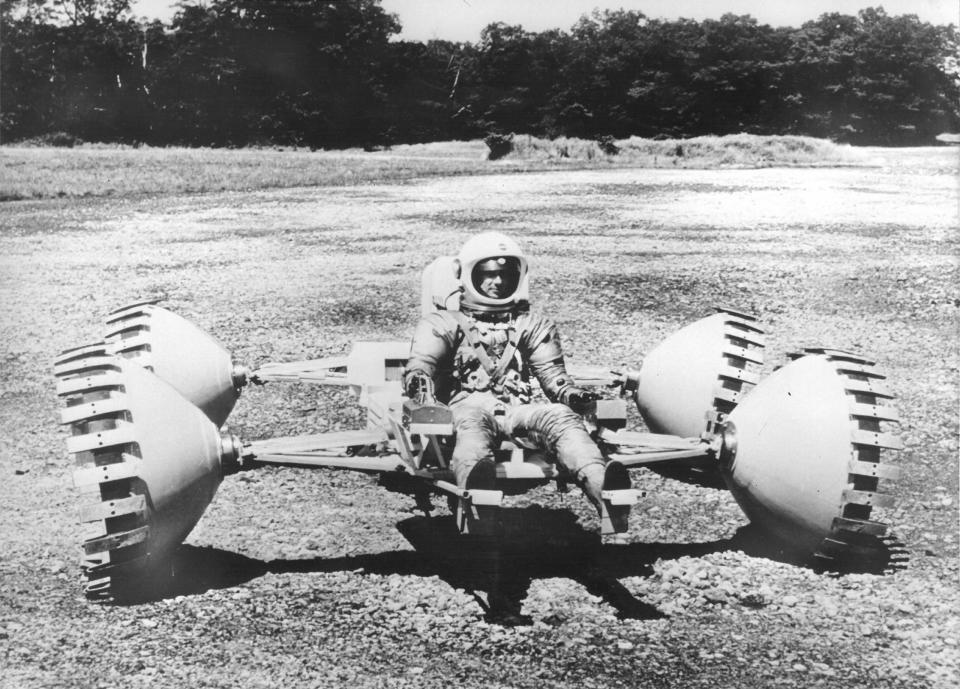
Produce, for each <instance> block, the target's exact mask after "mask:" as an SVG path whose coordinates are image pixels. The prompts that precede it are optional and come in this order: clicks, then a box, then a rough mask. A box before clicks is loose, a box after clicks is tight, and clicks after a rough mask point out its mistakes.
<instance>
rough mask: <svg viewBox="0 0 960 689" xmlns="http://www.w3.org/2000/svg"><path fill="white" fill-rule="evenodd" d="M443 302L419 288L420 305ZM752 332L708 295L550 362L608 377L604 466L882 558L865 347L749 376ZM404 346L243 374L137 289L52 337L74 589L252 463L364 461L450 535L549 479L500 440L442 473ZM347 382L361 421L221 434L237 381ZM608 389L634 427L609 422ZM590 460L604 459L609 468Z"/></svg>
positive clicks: (438, 440) (796, 537)
mask: <svg viewBox="0 0 960 689" xmlns="http://www.w3.org/2000/svg"><path fill="white" fill-rule="evenodd" d="M436 307H440V308H443V305H442V304H437V303H433V304H431V303H429V300H428V299H426V298H425V305H424V308H436ZM763 352H764V334H763V331H762V329H761V327H760V326H759V324H758V323H757V321H756V320H755V319H754V318H753V317H751V316H748V315H745V314H743V313H739V312H735V311H731V310H720V311H718V312H717V313H715V314H713V315H710V316H707V317H705V318H703V319H701V320H699V321H696V322H694V323H692V324H691V325H688V326H687V327H685V328H683V329H682V330H680V331H678V332H677V333H675V334H674V335H673V336H671V337H669V338H667V339H666V340H665V341H664V342H663V343H662V344H661V345H659V346H658V347H657V348H655V349H654V350H653V351H651V352H649V353H648V355H647V356H646V357H645V359H644V361H643V364H642V366H641V367H640V368H639V370H637V371H625V372H620V373H610V372H609V371H608V370H607V369H602V368H588V367H578V366H577V365H575V364H571V365H570V366H569V367H568V368H569V370H570V373H571V374H572V375H573V377H574V378H575V379H576V382H577V384H578V385H582V386H591V385H592V386H596V387H597V388H598V389H603V388H605V389H607V390H609V391H610V392H609V394H608V395H607V396H608V397H609V398H611V399H601V400H599V401H597V402H595V403H593V404H592V405H591V406H590V408H589V410H588V411H587V412H586V413H584V415H583V416H584V423H585V424H586V426H587V428H588V430H589V431H590V432H591V435H592V437H593V438H594V439H595V441H596V442H597V444H598V445H599V446H600V448H601V449H602V451H603V453H604V455H605V456H606V458H607V460H608V462H610V463H614V462H616V463H620V464H622V465H625V466H626V467H628V468H629V469H632V470H640V469H650V470H653V471H656V472H657V473H659V474H662V475H663V476H667V477H669V478H672V479H677V480H680V481H686V482H691V483H696V484H700V485H704V486H712V487H726V488H727V489H729V490H730V491H731V493H732V494H733V497H734V498H735V499H736V501H737V503H738V504H739V505H740V507H741V508H742V509H743V512H744V513H745V515H746V517H747V518H748V519H749V520H750V522H752V523H753V524H754V525H755V526H756V527H759V529H761V530H762V531H764V532H768V533H769V534H770V537H771V538H772V539H776V541H777V542H778V543H782V544H783V547H784V548H788V549H791V550H794V551H798V552H803V553H806V554H807V555H808V556H809V557H810V558H811V561H814V562H817V563H819V564H820V565H822V566H823V567H825V568H831V567H834V566H843V563H845V562H850V561H858V560H865V559H866V560H869V559H870V558H878V557H886V556H887V555H886V554H885V550H884V549H885V547H886V546H885V541H884V537H885V534H886V531H887V526H886V525H885V524H884V523H882V522H880V521H877V520H876V515H872V513H873V512H874V510H875V508H886V507H889V506H890V505H891V504H892V500H893V498H892V497H891V495H889V494H888V492H884V491H881V490H880V489H881V488H886V487H887V486H886V485H885V484H886V483H887V482H888V481H889V480H890V479H895V478H896V476H897V474H898V469H897V468H896V467H895V466H892V465H891V464H889V463H887V462H885V461H881V460H882V458H883V456H884V455H885V454H886V452H887V451H889V450H897V449H900V448H901V443H900V440H899V439H898V438H897V437H896V436H895V435H892V434H891V433H890V432H889V428H890V424H893V423H896V422H897V412H896V411H895V410H894V409H893V408H892V407H891V406H890V400H891V399H892V395H891V393H890V391H889V390H888V388H887V387H885V385H884V376H883V375H881V374H880V373H879V372H878V371H877V369H876V368H875V363H874V362H873V361H870V360H868V359H866V358H864V357H862V356H859V355H856V354H853V353H850V352H846V351H837V350H832V349H806V350H804V351H803V352H800V353H797V354H796V355H793V356H792V360H791V361H790V362H789V363H787V364H786V365H784V366H782V367H780V368H778V369H777V370H775V371H773V373H771V374H770V375H768V376H767V377H765V378H763V379H762V380H761V372H762V369H763V361H764V360H763ZM408 353H409V343H408V342H399V341H398V342H358V343H356V344H355V345H354V346H353V348H352V350H351V351H350V352H349V353H348V354H346V355H345V356H342V357H335V358H329V359H318V360H311V361H300V362H293V363H276V364H267V365H265V366H262V367H260V368H259V369H258V370H256V371H247V370H246V369H244V368H243V367H240V366H237V365H235V364H234V362H233V361H232V360H231V356H230V354H229V353H228V352H227V350H226V349H224V347H222V346H221V345H220V344H219V343H218V342H217V341H216V340H214V339H213V338H212V337H211V336H209V335H208V334H206V333H205V332H203V331H202V330H200V329H199V328H197V327H196V326H194V325H193V324H191V323H190V322H188V321H187V320H185V319H183V318H182V317H180V316H178V315H175V314H174V313H172V312H171V311H169V310H166V309H164V308H162V307H160V306H158V305H157V304H155V303H141V304H135V305H132V306H127V307H125V308H122V309H119V310H117V311H115V312H114V313H112V314H110V315H109V316H108V317H107V319H106V324H105V328H104V330H103V340H102V342H98V343H96V344H92V345H87V346H83V347H78V348H75V349H71V350H67V351H65V352H63V353H62V354H61V355H60V357H59V358H58V359H57V361H56V364H55V373H56V376H57V378H58V383H57V393H58V395H59V396H60V397H61V398H62V400H63V401H64V403H65V407H64V408H63V410H62V422H63V423H64V424H66V425H69V426H70V427H71V429H72V435H70V436H69V437H68V438H67V450H68V451H69V453H71V454H72V455H73V457H74V458H75V461H76V470H75V472H74V483H75V485H76V488H77V489H78V491H79V493H80V495H81V504H80V521H81V523H82V528H83V543H82V555H81V568H82V572H83V577H84V591H85V593H86V595H87V596H88V597H89V598H91V599H95V600H110V599H111V598H113V597H115V596H116V595H117V593H118V591H121V590H122V589H123V588H124V587H126V586H128V585H130V584H132V583H135V582H137V581H138V580H140V579H143V578H145V577H147V576H148V575H149V574H150V573H151V572H153V571H157V570H158V569H160V568H162V567H163V565H164V562H168V561H169V560H170V559H171V558H172V556H173V555H174V553H175V551H176V549H177V548H178V547H179V545H180V543H181V542H182V541H183V540H184V539H185V538H186V537H187V535H188V534H189V533H190V531H191V529H193V527H194V526H195V525H196V523H197V522H198V520H199V519H200V517H201V516H202V515H203V513H204V510H205V509H206V507H207V505H209V504H210V502H211V500H212V499H213V497H214V494H215V492H216V490H217V488H218V486H219V485H220V483H221V481H222V479H223V478H224V477H225V476H228V475H230V474H232V473H234V472H237V471H239V470H242V469H244V470H245V469H249V468H251V467H256V466H258V465H265V464H280V465H299V466H306V467H316V468H323V469H347V470H352V471H358V472H364V473H367V474H380V475H381V478H382V481H381V483H383V484H384V485H388V486H389V487H390V489H391V490H400V491H402V492H406V493H409V494H410V495H411V496H413V497H414V498H415V499H416V500H417V504H418V505H420V506H421V507H423V508H424V509H429V508H430V506H431V501H430V498H431V496H433V495H438V494H439V495H445V496H447V497H448V499H449V501H450V504H451V507H452V508H453V509H454V511H455V514H456V519H457V523H458V525H459V527H460V529H461V531H464V532H468V533H469V532H477V531H482V530H483V529H484V528H485V525H486V524H488V523H489V522H490V520H491V519H494V520H495V518H496V517H495V516H494V517H491V516H490V515H491V514H493V515H496V511H497V510H496V507H497V506H498V505H500V504H501V501H502V500H503V497H504V495H505V494H507V495H509V494H517V493H520V492H523V491H526V490H529V489H530V488H532V487H535V486H540V485H543V484H547V483H550V482H557V484H558V486H560V487H565V484H566V481H567V480H568V479H569V477H567V476H564V475H563V473H562V470H560V469H559V468H558V467H557V466H556V464H555V463H554V462H552V461H551V457H549V456H545V455H544V454H542V453H539V452H534V451H530V450H526V449H524V448H523V447H520V446H512V445H510V444H505V446H504V447H503V449H502V452H500V453H499V455H498V459H499V460H500V461H498V463H497V486H496V490H480V491H477V490H463V489H460V488H459V487H458V486H457V485H456V483H455V482H454V480H453V478H452V473H451V471H450V469H449V464H448V462H449V454H450V451H451V448H452V442H451V434H452V424H451V418H450V414H449V410H448V409H447V408H445V407H443V406H441V405H436V404H432V403H431V402H430V400H420V399H408V398H406V397H405V396H404V395H403V392H402V390H401V384H400V378H401V372H402V370H403V367H404V364H405V361H406V358H407V356H408ZM283 381H299V382H306V383H317V384H325V385H337V386H349V388H351V389H352V390H353V391H354V392H355V393H356V395H357V397H358V400H359V404H360V405H361V406H362V407H363V408H365V409H366V415H367V423H366V427H365V428H361V429H357V430H348V431H338V432H333V433H327V434H319V435H307V436H298V437H283V438H272V439H267V440H256V441H252V442H245V441H241V440H240V439H238V438H235V437H232V436H227V435H225V434H223V433H221V431H220V428H221V426H222V425H223V424H224V423H225V421H226V420H227V418H228V416H229V415H230V413H231V410H232V409H233V407H234V404H235V403H236V402H237V400H238V397H239V396H240V393H241V390H242V389H243V387H244V386H245V385H246V384H248V383H249V382H255V383H270V384H277V383H280V382H283ZM626 398H629V399H632V400H633V402H634V403H635V404H636V406H637V408H638V409H639V412H640V415H641V416H642V418H643V420H644V422H645V424H646V426H647V431H644V432H640V431H635V430H630V429H628V428H626V425H627V423H626V419H627V414H626V401H625V400H626ZM608 466H609V464H608ZM641 499H643V495H642V493H641V492H640V491H638V490H636V489H633V488H631V489H623V488H622V487H621V488H618V489H615V490H608V491H605V492H604V493H603V502H604V507H603V511H602V518H601V525H602V526H601V528H602V532H603V533H604V534H614V533H622V532H625V531H626V530H627V529H628V523H627V516H628V514H629V506H630V505H632V504H634V503H636V502H637V501H638V500H641Z"/></svg>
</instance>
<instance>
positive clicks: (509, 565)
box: [116, 506, 806, 626]
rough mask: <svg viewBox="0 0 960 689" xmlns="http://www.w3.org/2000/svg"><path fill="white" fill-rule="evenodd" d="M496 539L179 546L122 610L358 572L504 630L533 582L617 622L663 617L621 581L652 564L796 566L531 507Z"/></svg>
mask: <svg viewBox="0 0 960 689" xmlns="http://www.w3.org/2000/svg"><path fill="white" fill-rule="evenodd" d="M499 526H500V528H499V529H498V530H497V533H496V535H491V536H464V535H461V534H460V533H459V532H458V530H457V528H456V524H455V523H454V518H453V517H452V516H449V515H447V516H436V517H424V516H417V517H411V518H409V519H405V520H403V521H401V522H399V523H398V524H397V528H398V530H399V531H400V533H401V534H402V535H403V536H404V538H406V539H407V541H409V543H410V544H411V545H412V546H413V550H394V551H387V552H382V553H372V554H363V555H351V556H344V557H334V558H323V557H318V558H311V559H300V560H272V561H263V560H258V559H255V558H250V557H246V556H244V555H240V554H238V553H233V552H228V551H225V550H221V549H218V548H212V547H196V546H186V545H185V546H182V547H181V548H180V549H179V550H178V552H177V554H176V556H175V557H174V561H173V563H172V564H173V566H172V568H171V572H170V573H166V574H164V575H160V576H154V577H152V578H151V580H150V581H149V582H148V581H141V582H140V586H138V588H137V590H135V591H134V590H127V591H124V592H121V593H120V594H119V595H118V597H117V600H116V602H117V603H118V604H123V605H135V604H138V603H145V602H152V601H157V600H161V599H167V598H174V597H177V596H189V595H197V594H201V593H204V592H206V591H209V590H211V589H225V588H231V587H234V586H238V585H240V584H243V583H245V582H248V581H251V580H252V579H255V578H257V577H260V576H263V575H265V574H267V573H280V574H284V573H322V572H343V571H350V572H353V571H358V570H359V571H362V572H365V573H371V574H382V575H388V574H400V575H416V576H423V577H431V576H438V577H440V578H441V579H443V580H444V581H446V582H447V583H448V584H449V585H450V586H452V587H454V588H459V589H463V590H466V591H468V592H470V593H471V594H472V595H473V596H474V598H475V600H476V601H477V603H478V605H479V606H480V607H481V608H482V610H483V612H484V615H485V618H486V619H487V620H488V621H490V622H493V623H497V624H502V625H505V626H514V625H522V624H529V623H530V619H529V618H527V617H526V616H524V615H523V614H522V613H521V608H522V604H523V601H524V599H525V598H526V597H527V591H528V589H529V587H530V585H531V583H532V582H533V581H534V580H537V579H551V578H566V579H571V580H573V581H576V582H578V583H580V584H582V585H583V586H584V587H585V588H586V589H587V591H589V592H590V593H591V594H593V595H595V596H599V597H600V598H602V599H603V600H604V601H605V602H606V603H607V604H609V605H610V606H611V607H612V608H613V609H614V610H615V612H616V615H617V617H618V618H620V619H640V620H647V619H657V618H663V617H666V615H665V614H664V613H663V612H662V611H660V610H658V609H657V608H656V607H655V606H653V605H650V604H649V603H646V602H644V601H642V600H639V599H638V598H637V597H635V596H634V595H633V594H631V593H630V591H629V590H628V589H627V588H626V587H625V586H624V585H623V584H622V583H621V582H620V579H623V578H626V577H637V576H639V577H646V576H650V575H652V574H653V573H654V569H653V565H654V563H656V562H657V561H658V560H672V559H677V558H681V557H702V556H705V555H708V554H711V553H719V552H725V551H742V552H744V553H745V554H747V555H749V556H752V557H762V558H767V559H772V560H776V561H780V562H787V563H790V564H793V565H796V566H806V563H805V562H803V561H802V560H801V559H799V558H796V557H794V556H792V555H791V554H789V553H786V552H783V551H781V550H779V549H777V547H776V545H775V544H773V543H772V542H771V539H769V538H767V537H765V536H764V535H763V534H762V533H761V532H759V531H758V530H757V529H755V528H754V527H752V526H749V525H748V526H744V527H742V528H740V529H739V530H737V532H736V533H735V534H734V535H733V536H732V537H731V538H727V539H719V540H714V541H706V542H701V543H665V542H646V543H644V542H641V543H627V544H604V543H602V542H601V539H600V537H599V536H598V535H597V534H596V533H594V532H591V531H588V530H586V529H584V528H583V525H582V524H581V523H580V522H579V521H577V517H576V516H575V515H574V514H572V513H571V512H569V511H567V510H556V509H545V508H542V507H539V506H532V507H524V508H504V509H502V510H501V521H500V525H499Z"/></svg>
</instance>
